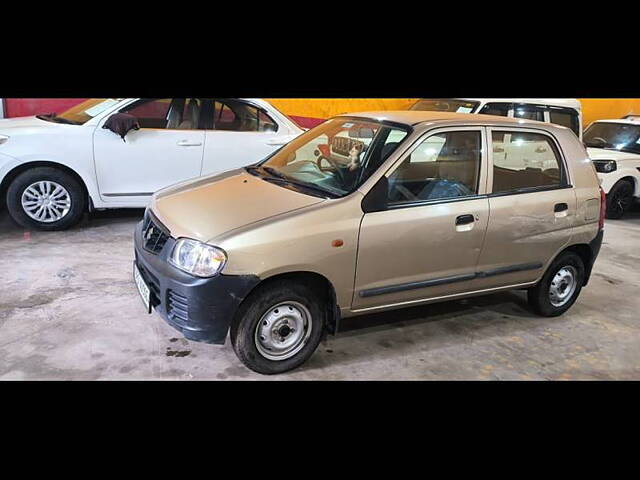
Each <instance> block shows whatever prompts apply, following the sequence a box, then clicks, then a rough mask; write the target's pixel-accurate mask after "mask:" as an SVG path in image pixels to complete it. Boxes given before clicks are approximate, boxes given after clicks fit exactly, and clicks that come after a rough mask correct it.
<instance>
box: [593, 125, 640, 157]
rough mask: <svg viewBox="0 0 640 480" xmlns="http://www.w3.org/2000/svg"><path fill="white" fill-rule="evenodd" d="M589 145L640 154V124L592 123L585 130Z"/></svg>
mask: <svg viewBox="0 0 640 480" xmlns="http://www.w3.org/2000/svg"><path fill="white" fill-rule="evenodd" d="M584 143H585V145H586V146H587V147H593V148H604V149H607V150H618V151H621V152H629V153H638V154H640V125H631V124H628V123H608V122H597V123H592V124H591V125H590V126H589V128H587V129H586V130H585V132H584Z"/></svg>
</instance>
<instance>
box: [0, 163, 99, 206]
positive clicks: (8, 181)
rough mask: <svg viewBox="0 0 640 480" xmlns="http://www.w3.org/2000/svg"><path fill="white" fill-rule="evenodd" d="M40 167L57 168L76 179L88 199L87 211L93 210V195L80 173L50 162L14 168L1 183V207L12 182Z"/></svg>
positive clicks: (25, 164) (27, 164)
mask: <svg viewBox="0 0 640 480" xmlns="http://www.w3.org/2000/svg"><path fill="white" fill-rule="evenodd" d="M39 167H50V168H55V169H57V170H60V171H62V172H64V173H66V174H68V175H71V176H72V177H74V179H75V180H76V181H77V182H78V183H79V184H80V185H81V186H82V189H83V191H84V195H85V198H86V199H87V209H90V208H91V205H93V199H92V198H91V195H90V194H89V189H88V188H87V184H86V182H85V181H84V179H83V178H82V177H81V176H80V175H79V174H78V172H76V171H75V170H73V169H72V168H69V167H67V166H66V165H63V164H61V163H57V162H52V161H49V160H38V161H32V162H27V163H22V164H20V165H18V166H16V167H14V168H13V169H12V170H10V171H9V172H8V173H7V174H6V175H5V176H4V178H3V179H2V182H0V205H2V206H4V203H5V200H6V196H7V190H8V189H9V185H11V182H13V181H14V180H15V179H16V177H17V176H18V175H20V174H21V173H23V172H26V171H27V170H31V169H34V168H39Z"/></svg>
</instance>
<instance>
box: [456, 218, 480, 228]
mask: <svg viewBox="0 0 640 480" xmlns="http://www.w3.org/2000/svg"><path fill="white" fill-rule="evenodd" d="M475 221H476V219H475V217H474V216H473V215H460V216H459V217H458V218H456V227H459V226H461V225H469V224H470V223H473V222H475Z"/></svg>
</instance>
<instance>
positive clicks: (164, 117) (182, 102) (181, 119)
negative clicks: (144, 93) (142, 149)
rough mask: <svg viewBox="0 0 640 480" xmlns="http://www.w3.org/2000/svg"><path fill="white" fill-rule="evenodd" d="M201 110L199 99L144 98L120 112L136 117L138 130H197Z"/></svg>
mask: <svg viewBox="0 0 640 480" xmlns="http://www.w3.org/2000/svg"><path fill="white" fill-rule="evenodd" d="M201 109H202V100H201V99H199V98H145V99H141V100H138V101H137V102H135V103H133V104H132V105H128V106H126V107H125V108H123V109H122V110H120V111H121V112H123V113H128V114H129V115H133V116H134V117H136V118H137V119H138V123H139V124H140V128H153V129H167V130H197V129H198V128H200V127H199V123H200V113H201Z"/></svg>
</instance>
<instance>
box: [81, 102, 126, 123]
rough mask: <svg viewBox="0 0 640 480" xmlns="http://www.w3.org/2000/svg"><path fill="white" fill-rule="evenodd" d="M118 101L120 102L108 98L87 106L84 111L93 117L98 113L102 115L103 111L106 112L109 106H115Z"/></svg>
mask: <svg viewBox="0 0 640 480" xmlns="http://www.w3.org/2000/svg"><path fill="white" fill-rule="evenodd" d="M116 103H118V100H114V99H113V98H108V99H107V100H105V101H104V102H100V103H99V104H97V105H94V106H93V107H91V108H87V109H86V110H85V111H84V113H86V114H87V115H89V116H90V117H91V118H93V117H95V116H96V115H100V114H101V113H102V112H104V111H105V110H106V109H107V108H111V107H113V106H114V105H115V104H116Z"/></svg>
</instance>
